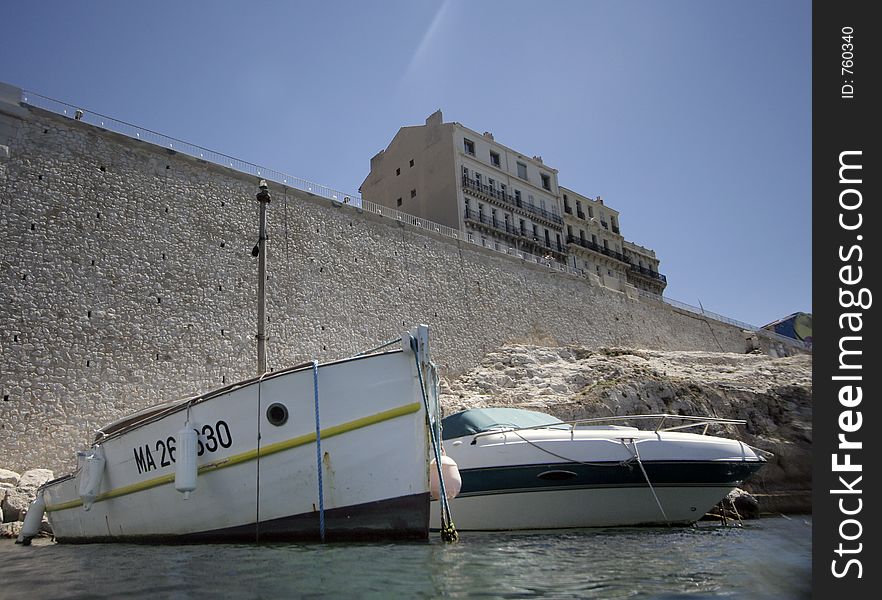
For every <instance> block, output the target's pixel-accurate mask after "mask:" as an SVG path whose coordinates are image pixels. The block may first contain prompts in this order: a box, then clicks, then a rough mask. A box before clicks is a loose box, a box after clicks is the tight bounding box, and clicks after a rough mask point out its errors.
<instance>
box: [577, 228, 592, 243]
mask: <svg viewBox="0 0 882 600" xmlns="http://www.w3.org/2000/svg"><path fill="white" fill-rule="evenodd" d="M591 237H594V236H591ZM579 239H580V240H582V241H583V242H584V241H585V230H584V229H580V230H579Z"/></svg>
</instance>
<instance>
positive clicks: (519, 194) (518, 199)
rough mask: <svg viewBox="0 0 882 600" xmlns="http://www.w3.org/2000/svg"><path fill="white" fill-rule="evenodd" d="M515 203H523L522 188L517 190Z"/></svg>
mask: <svg viewBox="0 0 882 600" xmlns="http://www.w3.org/2000/svg"><path fill="white" fill-rule="evenodd" d="M515 204H517V205H518V206H520V205H521V190H515Z"/></svg>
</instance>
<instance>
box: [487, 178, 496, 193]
mask: <svg viewBox="0 0 882 600" xmlns="http://www.w3.org/2000/svg"><path fill="white" fill-rule="evenodd" d="M487 185H489V186H490V189H491V190H495V189H496V180H494V179H488V180H487Z"/></svg>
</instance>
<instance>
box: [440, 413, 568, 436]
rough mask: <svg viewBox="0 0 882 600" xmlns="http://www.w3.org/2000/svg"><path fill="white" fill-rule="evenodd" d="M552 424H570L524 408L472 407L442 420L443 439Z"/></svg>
mask: <svg viewBox="0 0 882 600" xmlns="http://www.w3.org/2000/svg"><path fill="white" fill-rule="evenodd" d="M546 425H547V426H552V427H555V428H562V429H569V427H570V426H569V425H567V424H566V423H564V422H563V421H561V420H560V419H558V418H557V417H553V416H551V415H549V414H546V413H542V412H537V411H534V410H524V409H522V408H472V409H469V410H465V411H463V412H459V413H456V414H453V415H450V416H449V417H445V418H444V419H442V420H441V428H442V434H441V437H442V439H445V440H449V439H453V438H458V437H463V436H465V435H472V434H475V433H481V432H483V431H491V430H493V429H523V428H525V427H541V426H546Z"/></svg>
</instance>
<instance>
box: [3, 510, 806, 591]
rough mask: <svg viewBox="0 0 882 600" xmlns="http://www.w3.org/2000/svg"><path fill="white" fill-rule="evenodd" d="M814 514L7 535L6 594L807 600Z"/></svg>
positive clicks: (5, 553) (5, 555) (4, 572)
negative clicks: (201, 541)
mask: <svg viewBox="0 0 882 600" xmlns="http://www.w3.org/2000/svg"><path fill="white" fill-rule="evenodd" d="M810 581H811V518H810V517H793V518H790V519H788V518H785V517H776V518H766V519H760V520H755V521H747V522H745V524H744V526H743V527H741V528H736V527H729V528H722V527H720V526H718V525H716V524H707V523H703V524H700V525H699V526H696V527H691V528H672V529H666V528H651V529H650V528H646V529H593V530H592V529H580V530H565V531H555V532H513V533H471V532H463V533H461V535H460V541H459V542H458V543H456V544H444V543H442V542H441V541H440V540H439V539H438V538H437V537H435V538H433V539H432V541H431V542H429V543H416V544H414V543H410V544H330V545H324V546H323V545H320V544H277V545H266V546H253V545H213V544H212V545H196V546H133V545H109V544H108V545H105V544H93V545H83V546H70V545H62V544H52V543H47V542H40V541H36V542H35V543H34V545H33V546H31V547H22V546H16V545H14V544H13V543H12V542H11V541H6V540H2V541H0V598H7V597H8V598H22V597H30V598H120V597H127V598H194V599H195V598H198V599H212V598H439V597H450V598H465V597H476V598H532V597H543V598H598V599H613V598H639V599H649V598H657V599H665V600H670V599H674V598H689V599H699V598H738V599H741V598H744V599H766V598H768V599H773V598H774V599H788V598H807V597H808V596H809V595H810V587H809V586H810Z"/></svg>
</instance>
